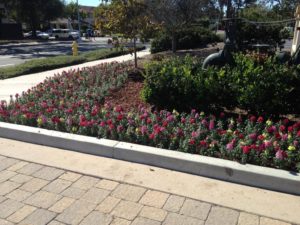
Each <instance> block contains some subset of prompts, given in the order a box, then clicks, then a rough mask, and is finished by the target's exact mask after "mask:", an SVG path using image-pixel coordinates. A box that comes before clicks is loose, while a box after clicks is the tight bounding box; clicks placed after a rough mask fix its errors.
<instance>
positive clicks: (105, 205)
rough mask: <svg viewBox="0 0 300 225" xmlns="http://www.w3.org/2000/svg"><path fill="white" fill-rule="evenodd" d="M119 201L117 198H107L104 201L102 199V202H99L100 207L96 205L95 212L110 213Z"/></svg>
mask: <svg viewBox="0 0 300 225" xmlns="http://www.w3.org/2000/svg"><path fill="white" fill-rule="evenodd" d="M120 201H121V199H119V198H115V197H112V196H108V197H107V198H106V199H104V201H102V202H101V204H100V205H98V207H97V208H96V210H98V211H100V212H103V213H110V212H111V211H112V210H113V208H114V207H115V206H116V205H117V204H118V203H119V202H120Z"/></svg>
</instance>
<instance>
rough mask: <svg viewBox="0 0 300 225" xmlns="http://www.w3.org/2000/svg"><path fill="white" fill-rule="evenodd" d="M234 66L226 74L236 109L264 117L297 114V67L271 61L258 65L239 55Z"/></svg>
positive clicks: (299, 85)
mask: <svg viewBox="0 0 300 225" xmlns="http://www.w3.org/2000/svg"><path fill="white" fill-rule="evenodd" d="M235 62H236V65H235V67H233V68H227V69H226V72H227V73H228V76H227V77H228V78H229V80H228V83H230V84H231V88H232V92H234V94H235V96H236V102H237V106H238V107H240V108H243V109H246V110H250V111H252V112H259V113H266V114H280V113H293V112H294V113H295V112H299V110H300V97H299V96H300V67H299V66H298V67H297V66H288V65H285V64H278V63H276V61H275V59H273V58H266V60H265V61H263V62H258V61H257V59H255V58H253V57H251V56H244V55H242V54H239V55H236V56H235Z"/></svg>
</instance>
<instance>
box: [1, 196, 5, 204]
mask: <svg viewBox="0 0 300 225" xmlns="http://www.w3.org/2000/svg"><path fill="white" fill-rule="evenodd" d="M5 200H6V198H5V197H3V196H1V195H0V203H1V202H4V201H5Z"/></svg>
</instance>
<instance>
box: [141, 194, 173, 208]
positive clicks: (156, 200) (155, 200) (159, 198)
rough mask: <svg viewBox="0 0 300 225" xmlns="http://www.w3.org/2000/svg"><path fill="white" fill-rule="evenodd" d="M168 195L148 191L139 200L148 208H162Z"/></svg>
mask: <svg viewBox="0 0 300 225" xmlns="http://www.w3.org/2000/svg"><path fill="white" fill-rule="evenodd" d="M169 196H170V195H169V194H166V193H163V192H159V191H151V190H148V191H147V192H146V194H145V195H144V196H143V197H142V198H141V200H140V203H142V204H144V205H148V206H153V207H157V208H162V207H163V205H164V204H165V203H166V201H167V199H168V198H169Z"/></svg>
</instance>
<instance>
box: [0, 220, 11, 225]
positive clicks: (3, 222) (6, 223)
mask: <svg viewBox="0 0 300 225" xmlns="http://www.w3.org/2000/svg"><path fill="white" fill-rule="evenodd" d="M0 225H14V224H13V223H11V222H9V221H7V220H3V219H0Z"/></svg>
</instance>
